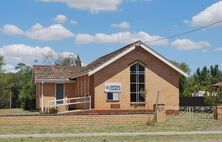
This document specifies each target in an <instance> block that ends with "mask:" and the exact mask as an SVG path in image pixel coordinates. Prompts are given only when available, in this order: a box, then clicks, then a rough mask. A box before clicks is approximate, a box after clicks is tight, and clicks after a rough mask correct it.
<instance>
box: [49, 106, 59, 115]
mask: <svg viewBox="0 0 222 142" xmlns="http://www.w3.org/2000/svg"><path fill="white" fill-rule="evenodd" d="M57 113H58V109H57V108H54V107H53V108H50V109H49V114H57Z"/></svg>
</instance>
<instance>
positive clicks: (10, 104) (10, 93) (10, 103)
mask: <svg viewBox="0 0 222 142" xmlns="http://www.w3.org/2000/svg"><path fill="white" fill-rule="evenodd" d="M9 95H10V96H9V97H10V100H9V107H10V109H11V108H12V91H11V90H10V92H9Z"/></svg>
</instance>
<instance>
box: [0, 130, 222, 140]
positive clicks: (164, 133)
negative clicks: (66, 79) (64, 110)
mask: <svg viewBox="0 0 222 142" xmlns="http://www.w3.org/2000/svg"><path fill="white" fill-rule="evenodd" d="M209 134H211V135H212V134H215V135H222V131H191V132H124V133H69V134H1V135H0V139H1V138H4V139H5V138H7V139H10V138H12V139H15V138H68V137H99V136H141V135H143V136H170V135H171V136H174V135H209Z"/></svg>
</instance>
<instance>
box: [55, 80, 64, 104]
mask: <svg viewBox="0 0 222 142" xmlns="http://www.w3.org/2000/svg"><path fill="white" fill-rule="evenodd" d="M63 98H64V85H63V84H56V100H60V101H56V104H62V103H63V101H62V100H61V99H63Z"/></svg>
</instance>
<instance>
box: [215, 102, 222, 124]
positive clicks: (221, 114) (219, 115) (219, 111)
mask: <svg viewBox="0 0 222 142" xmlns="http://www.w3.org/2000/svg"><path fill="white" fill-rule="evenodd" d="M214 118H215V119H216V120H220V121H222V105H218V106H216V108H215V111H214Z"/></svg>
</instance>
